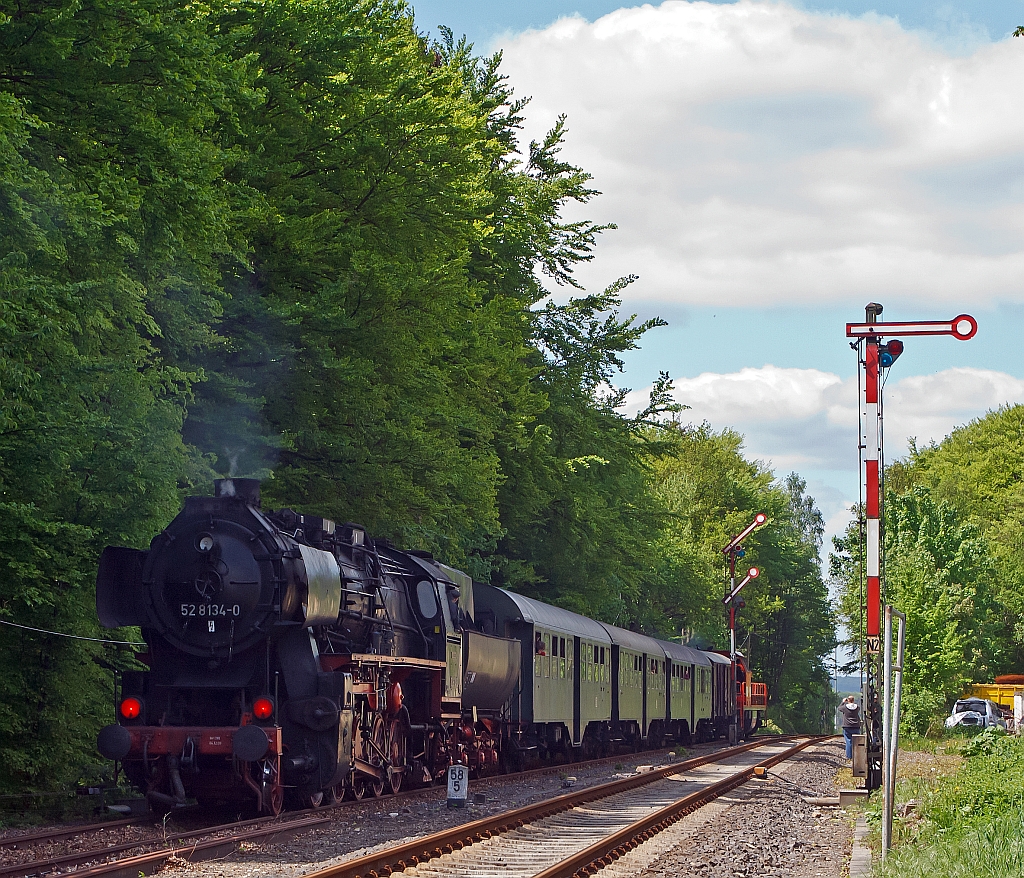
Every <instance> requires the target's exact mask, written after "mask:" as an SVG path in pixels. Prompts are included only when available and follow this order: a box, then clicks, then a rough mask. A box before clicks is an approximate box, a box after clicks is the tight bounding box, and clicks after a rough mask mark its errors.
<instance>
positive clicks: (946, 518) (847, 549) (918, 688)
mask: <svg viewBox="0 0 1024 878" xmlns="http://www.w3.org/2000/svg"><path fill="white" fill-rule="evenodd" d="M894 481H896V480H894ZM835 548H836V552H835V553H834V554H833V556H832V572H833V575H835V576H836V577H838V579H839V581H840V582H841V583H842V597H841V604H842V612H843V615H844V617H845V620H846V622H847V625H848V626H849V628H850V630H851V631H852V632H854V633H855V642H858V641H859V639H860V632H861V630H862V628H861V625H862V617H861V612H860V603H861V595H860V581H861V580H860V573H861V570H860V564H861V557H860V543H859V540H858V538H857V533H856V524H853V525H851V527H850V528H849V530H848V531H847V533H846V535H845V536H844V537H843V538H841V539H840V538H837V539H836V543H835ZM885 557H886V583H887V587H888V595H887V600H888V601H889V602H890V603H891V604H892V605H893V606H895V607H896V609H898V610H900V611H902V612H904V613H905V614H906V616H907V628H906V638H907V644H908V647H907V654H906V662H905V667H904V673H905V676H904V706H903V711H902V716H901V722H902V724H903V726H904V727H905V729H906V731H908V732H912V733H917V734H925V733H926V732H927V731H928V729H929V727H930V726H931V725H932V724H933V721H934V720H935V719H937V718H938V717H940V716H941V715H942V714H943V713H944V712H945V710H946V708H947V706H948V705H949V704H951V703H952V701H953V700H954V699H955V698H957V697H958V696H959V695H960V694H961V693H962V692H963V691H964V687H965V685H966V684H968V683H970V682H971V681H972V680H985V679H988V678H990V676H991V675H992V668H993V666H994V665H996V664H997V663H998V660H999V655H1000V646H999V639H998V637H997V634H998V629H999V625H1000V619H999V610H998V606H997V604H996V602H995V599H994V597H993V594H992V588H991V582H992V580H993V573H994V569H995V568H994V562H993V559H992V556H991V554H990V551H989V547H988V544H987V542H986V540H985V539H984V538H983V537H982V536H981V534H980V533H979V530H978V528H977V527H976V526H975V525H973V524H971V523H969V522H967V521H965V520H964V516H963V515H962V514H961V513H960V512H959V511H958V510H957V509H956V508H955V507H954V506H953V505H951V504H950V503H949V502H947V501H944V500H943V501H939V502H936V500H935V498H934V497H933V496H932V494H931V493H930V492H929V491H927V490H926V489H924V488H922V487H916V488H911V489H909V490H907V491H905V492H904V493H901V494H895V493H893V492H890V493H888V494H887V497H886V530H885Z"/></svg>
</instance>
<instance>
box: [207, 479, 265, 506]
mask: <svg viewBox="0 0 1024 878" xmlns="http://www.w3.org/2000/svg"><path fill="white" fill-rule="evenodd" d="M213 493H214V496H215V497H219V498H226V497H234V498H236V499H238V500H243V501H244V502H246V503H248V504H249V505H250V506H255V507H256V508H257V509H258V508H259V505H260V480H259V479H214V480H213Z"/></svg>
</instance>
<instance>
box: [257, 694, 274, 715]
mask: <svg viewBox="0 0 1024 878" xmlns="http://www.w3.org/2000/svg"><path fill="white" fill-rule="evenodd" d="M252 715H253V716H254V717H256V719H270V718H271V717H272V716H273V715H274V702H273V701H271V700H270V699H269V698H257V699H256V700H255V701H254V702H253V703H252Z"/></svg>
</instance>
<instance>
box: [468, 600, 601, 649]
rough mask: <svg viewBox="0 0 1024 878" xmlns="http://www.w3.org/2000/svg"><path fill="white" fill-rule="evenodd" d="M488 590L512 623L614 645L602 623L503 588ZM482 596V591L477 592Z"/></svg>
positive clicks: (500, 610)
mask: <svg viewBox="0 0 1024 878" xmlns="http://www.w3.org/2000/svg"><path fill="white" fill-rule="evenodd" d="M477 587H478V588H479V586H477ZM484 588H485V589H488V591H489V596H490V597H492V598H493V600H494V603H495V604H497V606H496V607H495V609H496V610H498V612H499V613H500V614H501V615H503V616H505V617H506V618H507V619H508V620H509V621H513V622H514V621H516V620H517V618H518V619H522V621H524V622H530V623H532V624H534V625H540V627H541V628H548V629H552V630H555V631H558V632H560V633H563V634H574V635H577V636H579V637H586V638H587V639H588V640H594V641H597V642H598V643H606V644H609V645H610V644H611V639H610V638H609V637H608V632H607V631H605V630H604V628H603V627H601V625H600V623H598V622H595V621H594V620H593V619H588V618H587V617H586V616H580V615H578V614H576V613H572V612H570V611H569V610H563V609H562V608H561V607H552V606H551V605H550V604H542V603H541V602H540V601H535V600H533V599H532V598H528V597H525V596H523V595H521V594H516V593H515V592H514V591H506V590H505V589H503V588H494V587H493V586H484ZM478 594H479V591H478Z"/></svg>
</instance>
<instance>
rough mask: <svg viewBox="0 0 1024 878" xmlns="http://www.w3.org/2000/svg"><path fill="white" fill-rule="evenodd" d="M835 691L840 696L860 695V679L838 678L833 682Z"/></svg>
mask: <svg viewBox="0 0 1024 878" xmlns="http://www.w3.org/2000/svg"><path fill="white" fill-rule="evenodd" d="M834 685H835V691H836V692H838V693H840V694H841V695H848V694H851V693H852V694H853V695H858V694H859V693H860V677H838V678H836V679H835V681H834Z"/></svg>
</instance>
